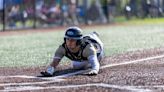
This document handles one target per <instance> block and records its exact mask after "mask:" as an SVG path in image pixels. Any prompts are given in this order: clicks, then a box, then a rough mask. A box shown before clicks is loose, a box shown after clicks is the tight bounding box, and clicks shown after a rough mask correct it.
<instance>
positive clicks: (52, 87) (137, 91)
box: [2, 83, 152, 92]
mask: <svg viewBox="0 0 164 92" xmlns="http://www.w3.org/2000/svg"><path fill="white" fill-rule="evenodd" d="M91 86H96V87H104V88H115V89H121V90H129V91H133V92H152V91H151V90H149V89H140V88H138V89H137V88H134V87H133V86H122V85H121V86H118V85H110V84H104V83H94V84H81V85H67V86H50V87H38V86H27V88H26V87H6V88H5V90H3V91H2V92H8V91H28V90H30V91H31V90H45V89H56V88H57V89H69V88H78V87H91Z"/></svg>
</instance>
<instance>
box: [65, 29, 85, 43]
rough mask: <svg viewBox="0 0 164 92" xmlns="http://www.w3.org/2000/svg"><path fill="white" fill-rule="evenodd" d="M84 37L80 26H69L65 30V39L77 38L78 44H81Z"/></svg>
mask: <svg viewBox="0 0 164 92" xmlns="http://www.w3.org/2000/svg"><path fill="white" fill-rule="evenodd" d="M82 38H83V35H82V30H81V29H80V28H79V27H69V28H68V29H67V30H66V32H65V36H64V41H65V40H66V39H75V40H77V45H79V44H80V43H81V40H82Z"/></svg>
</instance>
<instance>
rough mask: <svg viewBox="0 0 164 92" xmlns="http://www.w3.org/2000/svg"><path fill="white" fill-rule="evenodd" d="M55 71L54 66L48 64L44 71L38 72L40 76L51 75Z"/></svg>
mask: <svg viewBox="0 0 164 92" xmlns="http://www.w3.org/2000/svg"><path fill="white" fill-rule="evenodd" d="M54 72H55V68H54V67H52V66H49V67H48V68H47V70H46V71H44V72H40V73H41V75H42V77H52V76H53V74H54Z"/></svg>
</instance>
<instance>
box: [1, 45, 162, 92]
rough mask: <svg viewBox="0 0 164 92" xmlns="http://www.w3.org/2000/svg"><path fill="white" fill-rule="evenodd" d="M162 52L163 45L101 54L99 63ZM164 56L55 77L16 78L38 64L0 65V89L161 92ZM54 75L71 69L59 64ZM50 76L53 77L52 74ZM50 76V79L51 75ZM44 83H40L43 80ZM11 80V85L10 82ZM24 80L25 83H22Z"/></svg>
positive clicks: (32, 72) (34, 72) (32, 73)
mask: <svg viewBox="0 0 164 92" xmlns="http://www.w3.org/2000/svg"><path fill="white" fill-rule="evenodd" d="M161 55H164V48H162V47H161V48H154V49H147V50H138V51H132V52H127V53H124V54H119V55H113V56H110V57H105V58H104V59H103V60H102V62H101V66H104V65H113V64H119V63H123V62H132V61H133V60H139V59H143V58H144V59H145V58H148V57H156V56H161ZM163 60H164V56H163V57H160V58H156V59H150V60H145V61H142V60H141V61H140V62H136V63H131V64H120V65H116V66H110V67H106V68H104V69H101V70H100V73H99V74H98V75H97V76H87V75H80V74H79V75H73V76H69V77H64V78H60V79H64V80H63V81H57V80H58V79H59V78H56V79H41V78H40V77H37V78H25V77H23V78H20V77H13V76H17V75H26V76H37V75H38V74H39V72H40V71H42V70H44V69H45V66H41V67H13V68H8V67H5V68H0V77H1V78H0V91H3V92H4V91H7V92H8V91H14V92H18V91H19V92H77V91H78V92H164V72H163V70H164V62H163ZM58 70H59V71H58V72H56V75H55V76H59V75H63V74H66V73H70V72H75V71H74V70H72V69H70V66H68V65H67V66H65V65H60V66H59V67H58ZM55 76H54V77H55ZM54 77H52V78H54ZM43 82H44V83H43ZM13 83H15V84H13ZM25 83H27V84H25Z"/></svg>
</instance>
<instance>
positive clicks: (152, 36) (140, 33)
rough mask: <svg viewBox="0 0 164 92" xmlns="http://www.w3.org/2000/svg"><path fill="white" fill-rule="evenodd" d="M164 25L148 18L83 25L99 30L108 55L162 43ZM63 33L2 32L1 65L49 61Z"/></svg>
mask: <svg viewBox="0 0 164 92" xmlns="http://www.w3.org/2000/svg"><path fill="white" fill-rule="evenodd" d="M163 25H164V20H162V21H157V20H150V19H148V20H144V21H141V20H138V21H128V22H125V23H121V24H116V25H103V26H92V27H83V28H82V29H83V30H84V34H87V33H89V32H92V31H97V32H98V33H99V34H100V38H101V39H102V41H103V42H104V45H105V46H104V47H105V55H106V56H110V55H113V54H119V53H124V52H127V51H135V50H138V49H147V48H155V47H163V46H164V26H163ZM52 30H54V29H52ZM63 36H64V31H53V32H47V33H45V32H43V33H42V32H40V33H33V34H21V35H19V34H16V35H7V36H0V42H1V44H0V63H1V64H0V67H15V66H38V65H39V66H40V65H47V64H49V62H51V59H52V57H53V55H54V52H55V50H56V49H57V47H58V45H59V44H61V43H62V42H63ZM64 60H65V59H64ZM63 63H64V62H63Z"/></svg>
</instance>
